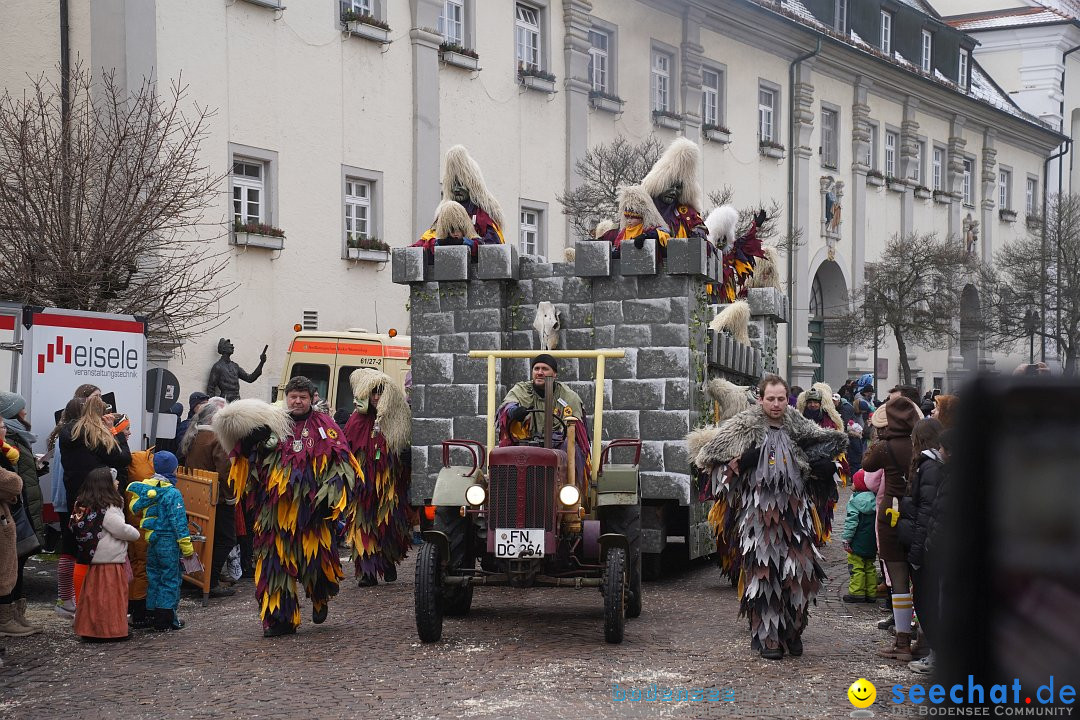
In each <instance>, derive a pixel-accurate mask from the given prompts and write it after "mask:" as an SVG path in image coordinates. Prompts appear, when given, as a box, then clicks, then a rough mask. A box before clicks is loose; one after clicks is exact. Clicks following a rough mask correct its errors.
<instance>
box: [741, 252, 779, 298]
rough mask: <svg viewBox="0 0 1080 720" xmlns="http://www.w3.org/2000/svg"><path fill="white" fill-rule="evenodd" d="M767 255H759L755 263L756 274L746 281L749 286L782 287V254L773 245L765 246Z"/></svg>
mask: <svg viewBox="0 0 1080 720" xmlns="http://www.w3.org/2000/svg"><path fill="white" fill-rule="evenodd" d="M764 250H765V256H764V257H759V258H758V259H757V262H756V263H754V274H753V275H751V276H750V280H749V281H748V282H747V283H746V287H748V288H776V289H777V290H779V289H780V273H779V268H780V256H779V255H778V254H777V252H776V248H774V247H772V246H771V245H766V246H765V247H764Z"/></svg>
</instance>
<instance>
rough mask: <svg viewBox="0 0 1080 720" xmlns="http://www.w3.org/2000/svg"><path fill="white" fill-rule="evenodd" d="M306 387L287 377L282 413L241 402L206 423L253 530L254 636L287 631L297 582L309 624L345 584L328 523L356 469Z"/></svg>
mask: <svg viewBox="0 0 1080 720" xmlns="http://www.w3.org/2000/svg"><path fill="white" fill-rule="evenodd" d="M314 396H315V388H314V384H313V383H312V382H311V381H310V380H308V379H307V378H304V377H294V378H292V379H291V380H289V382H288V384H287V385H286V386H285V402H286V405H287V407H288V408H289V412H286V411H285V410H283V409H282V408H280V407H276V406H274V405H269V404H268V403H265V402H262V401H261V400H240V401H238V402H235V403H230V404H229V405H227V406H225V407H224V408H222V409H221V410H219V411H218V413H217V414H216V415H215V416H214V421H213V428H214V432H215V433H217V436H218V440H219V442H220V443H221V445H222V447H224V448H226V450H227V451H228V452H229V457H230V460H231V463H232V464H231V467H230V469H229V482H230V483H231V484H232V486H233V490H234V492H235V493H236V496H237V498H239V499H240V502H242V503H244V504H246V506H247V509H248V511H249V512H250V515H251V517H253V518H254V522H253V527H251V528H250V529H249V531H250V532H252V533H253V535H254V557H255V593H256V596H257V597H258V600H259V614H260V616H261V618H262V622H263V636H264V637H275V636H278V635H287V634H291V633H294V632H296V628H297V627H298V626H299V625H300V604H299V597H298V595H297V588H296V586H297V583H300V584H301V585H302V586H303V588H304V591H305V593H306V594H307V596H308V597H309V598H311V604H312V621H313V622H315V623H316V624H318V623H321V622H324V621H325V620H326V616H327V610H328V606H329V600H330V598H331V597H332V596H334V595H336V594H337V591H338V583H339V582H340V581H341V580H342V578H343V577H344V576H343V575H342V572H341V561H340V559H339V558H338V550H337V547H336V546H335V544H334V540H333V537H334V533H333V532H332V529H333V525H334V522H335V521H336V520H337V519H338V517H339V516H341V515H342V514H343V513H344V514H345V515H346V518H348V519H351V518H350V515H351V510H350V508H349V502H350V499H351V498H352V497H353V493H354V492H355V487H356V484H357V483H358V482H362V481H363V471H362V470H361V469H360V466H359V465H358V464H357V463H356V460H355V459H354V458H353V456H352V453H350V452H349V447H348V445H347V444H346V442H345V438H344V433H343V432H342V431H341V429H340V428H339V427H338V426H337V425H336V424H335V423H334V421H333V419H332V418H331V417H330V416H328V415H325V414H323V413H319V412H315V411H313V410H312V409H311V401H312V399H313V398H314Z"/></svg>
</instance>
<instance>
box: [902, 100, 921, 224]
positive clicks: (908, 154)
mask: <svg viewBox="0 0 1080 720" xmlns="http://www.w3.org/2000/svg"><path fill="white" fill-rule="evenodd" d="M918 110H919V101H918V100H917V99H916V98H913V97H910V96H909V97H908V98H906V99H905V100H904V119H903V121H902V122H901V123H900V177H901V178H902V179H903V182H904V185H905V190H904V194H903V195H902V196H901V197H900V237H907V236H908V235H911V234H912V233H913V232H915V195H914V192H913V189H914V187H915V182H914V181H913V180H912V179H911V178H912V176H913V175H914V174H915V168H916V167H917V165H918V161H919V122H918V121H917V120H916V119H915V118H916V117H917V114H916V113H917V112H918Z"/></svg>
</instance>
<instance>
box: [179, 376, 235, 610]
mask: <svg viewBox="0 0 1080 720" xmlns="http://www.w3.org/2000/svg"><path fill="white" fill-rule="evenodd" d="M225 404H226V403H225V398H223V397H212V398H210V399H208V400H207V401H205V402H204V403H203V404H202V405H201V406H200V408H199V411H198V412H197V413H196V414H195V418H194V423H193V424H191V425H190V426H189V427H188V429H187V434H185V435H184V437H183V438H182V439H181V440H180V451H181V454H183V455H184V456H185V457H187V466H188V467H190V468H193V469H195V470H209V471H210V472H216V473H217V476H218V493H217V498H218V502H217V505H215V506H214V545H213V549H212V550H211V551H210V567H208V568H207V569H206V572H208V573H210V597H228V596H229V595H234V594H236V591H235V590H233V589H232V588H230V587H222V585H221V566H222V565H224V564H225V559H226V558H227V557H228V556H229V553H230V552H231V551H232V549H233V546H234V545H236V494H235V493H234V492H233V489H232V484H231V483H230V482H229V455H228V453H226V452H225V449H224V448H223V447H221V443H219V442H218V440H217V435H215V434H214V431H213V428H211V427H210V423H211V422H212V421H213V419H214V415H216V414H217V411H218V410H220V409H221V408H223V407H225ZM230 580H231V578H230Z"/></svg>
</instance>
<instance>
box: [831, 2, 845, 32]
mask: <svg viewBox="0 0 1080 720" xmlns="http://www.w3.org/2000/svg"><path fill="white" fill-rule="evenodd" d="M833 27H834V28H835V29H836V32H838V33H840V34H841V35H847V0H836V18H835V19H834V22H833Z"/></svg>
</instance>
